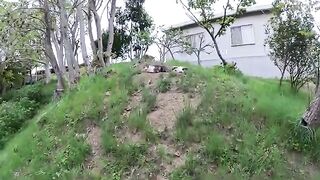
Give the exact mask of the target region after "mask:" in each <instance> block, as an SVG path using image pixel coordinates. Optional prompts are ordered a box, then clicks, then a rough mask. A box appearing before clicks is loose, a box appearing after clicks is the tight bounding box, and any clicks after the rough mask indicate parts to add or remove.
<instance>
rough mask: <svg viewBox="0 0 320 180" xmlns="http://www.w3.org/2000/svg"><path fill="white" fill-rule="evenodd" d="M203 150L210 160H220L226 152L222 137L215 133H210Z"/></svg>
mask: <svg viewBox="0 0 320 180" xmlns="http://www.w3.org/2000/svg"><path fill="white" fill-rule="evenodd" d="M205 150H206V154H207V155H208V157H209V158H210V159H213V160H218V159H220V157H221V156H222V155H223V153H224V152H225V150H226V144H225V139H224V137H223V136H222V135H220V134H219V133H217V132H212V133H211V134H210V136H209V138H208V140H207V143H206V147H205Z"/></svg>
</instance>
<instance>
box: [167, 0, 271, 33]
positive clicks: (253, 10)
mask: <svg viewBox="0 0 320 180" xmlns="http://www.w3.org/2000/svg"><path fill="white" fill-rule="evenodd" d="M271 9H272V5H271V4H268V5H260V6H257V5H253V6H250V7H248V8H247V9H246V12H245V14H244V15H252V14H255V13H257V12H261V13H269V12H271ZM234 13H235V11H229V12H228V13H227V15H232V14H234ZM223 15H224V14H223V13H219V14H217V15H215V18H221V17H223ZM194 25H196V23H195V22H194V21H192V20H189V21H186V22H182V23H179V24H175V25H172V26H168V27H167V28H166V30H169V29H178V28H181V29H184V28H187V27H190V26H194Z"/></svg>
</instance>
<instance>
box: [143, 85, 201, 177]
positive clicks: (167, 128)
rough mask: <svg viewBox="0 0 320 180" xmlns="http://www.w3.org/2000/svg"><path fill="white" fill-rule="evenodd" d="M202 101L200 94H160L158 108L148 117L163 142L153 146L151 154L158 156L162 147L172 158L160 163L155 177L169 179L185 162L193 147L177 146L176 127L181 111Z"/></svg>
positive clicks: (157, 101) (173, 91)
mask: <svg viewBox="0 0 320 180" xmlns="http://www.w3.org/2000/svg"><path fill="white" fill-rule="evenodd" d="M200 102H201V99H200V96H198V95H194V96H190V95H188V94H184V93H181V92H177V91H175V90H171V91H168V92H166V93H160V94H158V96H157V100H156V109H155V111H153V112H151V113H149V114H148V116H147V119H148V120H149V122H150V125H151V127H153V128H154V129H155V130H156V131H158V133H159V134H160V135H161V142H160V143H159V144H158V145H155V146H152V147H151V148H150V149H149V151H150V154H151V156H153V157H154V158H158V155H157V152H158V148H159V147H162V148H163V149H164V151H165V152H166V154H167V155H168V156H169V159H170V160H169V161H163V160H162V161H161V162H160V163H158V165H159V168H160V172H159V173H158V174H157V176H156V177H155V179H168V177H169V175H170V174H171V173H172V172H173V171H174V170H175V169H177V168H179V167H181V166H183V165H184V164H185V162H186V159H187V153H188V152H189V151H191V149H187V150H184V149H183V148H182V147H178V146H176V142H174V140H173V136H174V128H175V124H176V121H177V116H178V115H179V113H180V112H181V111H182V110H183V109H184V108H185V107H186V106H188V105H190V106H191V107H192V108H197V106H198V105H199V104H200Z"/></svg>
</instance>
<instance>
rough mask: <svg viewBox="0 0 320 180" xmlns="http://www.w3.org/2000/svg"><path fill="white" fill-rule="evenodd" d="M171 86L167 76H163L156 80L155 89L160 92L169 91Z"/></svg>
mask: <svg viewBox="0 0 320 180" xmlns="http://www.w3.org/2000/svg"><path fill="white" fill-rule="evenodd" d="M170 88H171V79H169V78H164V77H162V78H161V79H160V80H159V81H158V82H157V89H158V90H159V92H161V93H165V92H167V91H169V90H170Z"/></svg>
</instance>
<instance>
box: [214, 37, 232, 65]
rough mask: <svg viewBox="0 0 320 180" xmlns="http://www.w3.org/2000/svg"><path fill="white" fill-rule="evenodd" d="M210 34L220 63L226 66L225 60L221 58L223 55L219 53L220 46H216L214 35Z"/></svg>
mask: <svg viewBox="0 0 320 180" xmlns="http://www.w3.org/2000/svg"><path fill="white" fill-rule="evenodd" d="M210 36H211V38H212V41H213V44H214V48H215V49H216V52H217V54H218V56H219V58H220V60H221V61H222V65H223V66H226V65H227V64H228V63H227V61H226V60H225V59H224V58H223V56H222V54H221V52H220V48H219V46H218V43H217V40H216V38H215V37H214V35H213V34H211V33H210Z"/></svg>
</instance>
